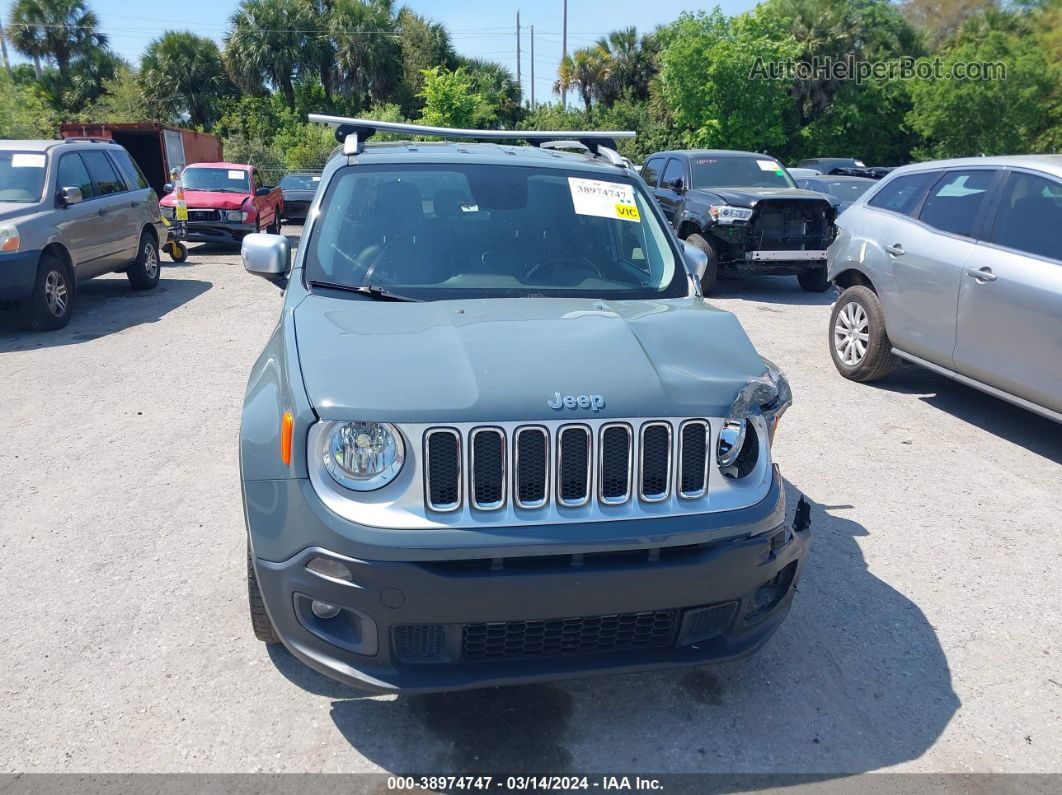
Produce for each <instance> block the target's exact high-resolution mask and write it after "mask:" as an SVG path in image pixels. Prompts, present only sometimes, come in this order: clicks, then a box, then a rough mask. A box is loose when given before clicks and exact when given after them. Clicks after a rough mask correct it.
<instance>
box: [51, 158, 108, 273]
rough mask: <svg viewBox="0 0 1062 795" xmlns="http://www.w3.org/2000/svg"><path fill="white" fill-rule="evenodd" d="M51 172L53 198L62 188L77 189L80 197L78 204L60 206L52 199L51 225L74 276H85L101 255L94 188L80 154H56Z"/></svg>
mask: <svg viewBox="0 0 1062 795" xmlns="http://www.w3.org/2000/svg"><path fill="white" fill-rule="evenodd" d="M55 172H56V173H55V193H56V196H57V197H58V194H59V192H60V191H61V190H62V189H63V188H77V189H78V190H80V191H81V199H82V200H81V202H80V203H78V204H71V205H69V206H63V205H62V204H60V203H59V202H58V199H56V205H55V207H56V209H55V216H56V219H57V220H56V223H55V226H56V228H57V229H58V230H59V237H60V239H61V240H62V242H63V245H65V246H66V250H67V251H68V252H70V258H71V259H72V260H73V262H74V273H75V275H76V277H77V278H78V279H85V278H89V275H90V274H92V273H93V272H94V270H95V268H96V267H98V266H97V265H96V262H95V261H96V260H98V259H99V258H100V257H101V256H102V249H103V246H102V243H101V241H100V236H99V234H98V231H97V223H98V221H99V219H100V216H99V207H98V206H97V205H96V203H95V202H94V201H93V199H94V198H95V191H96V187H95V185H94V183H93V182H92V177H90V176H89V173H88V169H87V168H86V167H85V163H84V161H83V160H82V159H81V155H80V154H78V153H77V152H67V153H66V154H62V155H60V156H59V162H58V164H57V166H56V169H55Z"/></svg>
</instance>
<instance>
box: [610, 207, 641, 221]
mask: <svg viewBox="0 0 1062 795" xmlns="http://www.w3.org/2000/svg"><path fill="white" fill-rule="evenodd" d="M616 217H617V218H620V219H622V220H624V221H639V222H640V221H641V220H642V217H641V216H640V215H638V208H637V207H635V206H634V205H633V204H617V205H616Z"/></svg>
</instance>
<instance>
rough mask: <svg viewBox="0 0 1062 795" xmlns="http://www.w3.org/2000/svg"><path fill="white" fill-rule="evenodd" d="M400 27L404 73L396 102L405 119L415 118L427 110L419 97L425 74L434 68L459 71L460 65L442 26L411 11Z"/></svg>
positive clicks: (404, 12)
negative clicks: (457, 69) (427, 70)
mask: <svg viewBox="0 0 1062 795" xmlns="http://www.w3.org/2000/svg"><path fill="white" fill-rule="evenodd" d="M397 23H398V34H399V35H400V36H401V38H400V39H399V44H400V46H401V58H402V71H401V82H400V84H399V86H398V88H397V90H396V92H395V100H396V102H397V103H398V105H399V106H400V107H401V109H402V113H403V114H404V115H406V116H414V115H417V114H419V113H420V110H421V108H422V107H423V101H422V100H421V98H420V96H419V94H420V92H421V90H422V89H423V88H424V70H425V69H431V68H432V67H433V66H439V67H442V68H443V69H456V68H457V67H458V66H459V65H460V64H459V63H458V58H457V54H456V53H455V52H454V47H453V44H452V43H451V42H450V34H449V33H448V32H447V31H446V27H445V26H443V25H442V24H440V23H438V22H433V21H432V20H430V19H428V18H427V17H422V16H420V15H419V14H415V13H414V12H413V11H411V10H410V9H409V8H403V9H402V10H401V11H400V12H399V13H398V20H397Z"/></svg>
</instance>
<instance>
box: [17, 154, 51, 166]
mask: <svg viewBox="0 0 1062 795" xmlns="http://www.w3.org/2000/svg"><path fill="white" fill-rule="evenodd" d="M11 168H44V155H31V154H26V153H25V152H16V153H15V154H13V155H11Z"/></svg>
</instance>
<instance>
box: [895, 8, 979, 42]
mask: <svg viewBox="0 0 1062 795" xmlns="http://www.w3.org/2000/svg"><path fill="white" fill-rule="evenodd" d="M999 7H1000V3H999V0H902V2H901V3H900V9H901V10H902V12H903V15H904V16H905V17H907V19H909V20H910V21H911V24H913V25H914V26H915V27H917V28H918V29H919V30H921V31H923V32H924V33H925V35H926V38H927V39H928V41H929V43H930V45H932V46H934V47H935V46H937V45H939V44H940V43H941V42H944V41H946V40H947V39H950V38H952V37H953V36H955V34H956V33H958V32H959V29H960V28H961V27H962V24H963V23H964V22H965V21H966V20H967V19H971V18H973V17H976V16H979V15H980V14H983V13H984V12H986V11H993V10H997V9H998V8H999Z"/></svg>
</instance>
